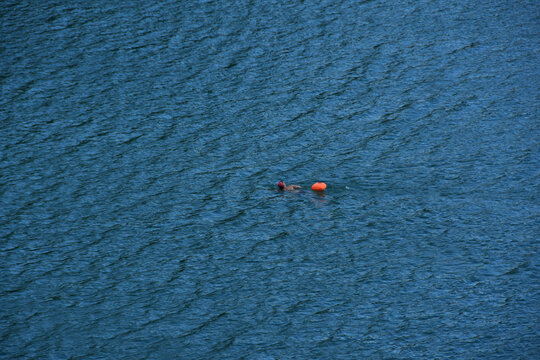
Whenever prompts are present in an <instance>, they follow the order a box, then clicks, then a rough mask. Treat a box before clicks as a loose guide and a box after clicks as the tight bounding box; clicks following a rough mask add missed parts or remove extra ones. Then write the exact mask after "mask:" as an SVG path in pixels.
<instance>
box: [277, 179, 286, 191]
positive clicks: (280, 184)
mask: <svg viewBox="0 0 540 360" xmlns="http://www.w3.org/2000/svg"><path fill="white" fill-rule="evenodd" d="M277 187H278V188H280V189H281V190H283V188H285V183H284V182H283V181H280V182H278V183H277Z"/></svg>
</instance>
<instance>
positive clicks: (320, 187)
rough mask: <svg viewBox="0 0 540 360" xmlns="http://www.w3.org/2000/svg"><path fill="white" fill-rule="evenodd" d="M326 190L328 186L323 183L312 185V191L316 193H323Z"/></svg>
mask: <svg viewBox="0 0 540 360" xmlns="http://www.w3.org/2000/svg"><path fill="white" fill-rule="evenodd" d="M324 189H326V184H325V183H323V182H317V183H315V184H313V185H311V190H314V191H323V190H324Z"/></svg>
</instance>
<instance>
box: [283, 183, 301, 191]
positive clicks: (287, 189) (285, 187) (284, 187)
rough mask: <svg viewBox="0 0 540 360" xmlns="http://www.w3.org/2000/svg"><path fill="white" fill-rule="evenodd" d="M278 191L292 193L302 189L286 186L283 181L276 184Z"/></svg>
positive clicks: (296, 186)
mask: <svg viewBox="0 0 540 360" xmlns="http://www.w3.org/2000/svg"><path fill="white" fill-rule="evenodd" d="M277 186H278V188H279V190H285V191H292V190H297V189H301V188H302V187H301V186H299V185H286V184H285V183H284V182H283V181H280V182H278V184H277Z"/></svg>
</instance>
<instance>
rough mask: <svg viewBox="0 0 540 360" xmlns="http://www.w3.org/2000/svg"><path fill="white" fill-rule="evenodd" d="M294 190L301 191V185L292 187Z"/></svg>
mask: <svg viewBox="0 0 540 360" xmlns="http://www.w3.org/2000/svg"><path fill="white" fill-rule="evenodd" d="M291 186H292V188H293V189H301V188H302V187H301V186H300V185H291Z"/></svg>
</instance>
